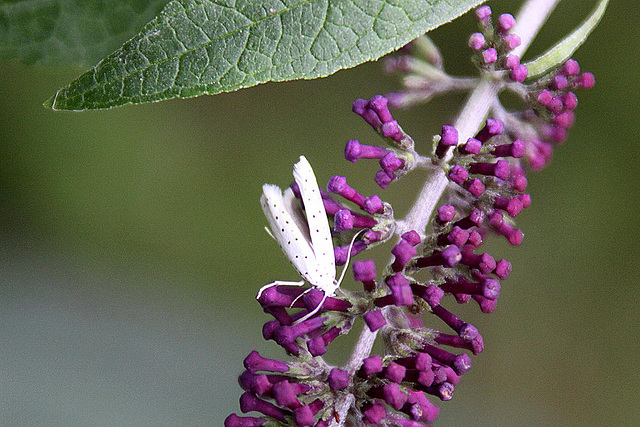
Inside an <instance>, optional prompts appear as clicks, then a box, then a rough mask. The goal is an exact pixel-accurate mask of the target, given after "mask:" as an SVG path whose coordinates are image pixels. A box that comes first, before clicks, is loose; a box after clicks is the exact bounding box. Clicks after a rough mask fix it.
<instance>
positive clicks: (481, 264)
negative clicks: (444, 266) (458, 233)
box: [460, 251, 496, 274]
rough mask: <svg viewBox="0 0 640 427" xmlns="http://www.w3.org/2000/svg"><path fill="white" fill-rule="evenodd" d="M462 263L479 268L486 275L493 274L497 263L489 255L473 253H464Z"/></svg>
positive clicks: (462, 253)
mask: <svg viewBox="0 0 640 427" xmlns="http://www.w3.org/2000/svg"><path fill="white" fill-rule="evenodd" d="M461 256H462V258H461V259H460V262H461V263H462V264H464V265H468V266H469V267H472V268H477V269H478V270H480V271H481V272H482V273H484V274H489V273H491V272H492V271H493V270H494V269H495V268H496V261H495V260H494V259H493V257H492V256H491V255H489V254H488V253H486V252H485V253H483V254H474V253H472V252H467V251H462V252H461Z"/></svg>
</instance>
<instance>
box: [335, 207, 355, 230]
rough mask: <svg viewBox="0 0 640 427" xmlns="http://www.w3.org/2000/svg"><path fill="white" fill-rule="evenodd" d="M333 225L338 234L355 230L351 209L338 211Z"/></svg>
mask: <svg viewBox="0 0 640 427" xmlns="http://www.w3.org/2000/svg"><path fill="white" fill-rule="evenodd" d="M333 225H334V227H333V229H334V230H335V231H336V233H340V232H342V231H347V230H351V229H352V228H353V214H352V213H351V211H350V210H349V209H342V210H340V211H338V213H336V214H335V216H334V219H333Z"/></svg>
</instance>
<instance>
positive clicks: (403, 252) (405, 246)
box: [391, 240, 416, 273]
mask: <svg viewBox="0 0 640 427" xmlns="http://www.w3.org/2000/svg"><path fill="white" fill-rule="evenodd" d="M391 253H392V254H393V255H394V256H395V260H394V261H393V265H392V266H391V268H392V269H393V271H395V272H396V273H397V272H399V271H402V270H403V269H404V266H405V265H407V263H408V262H409V261H411V258H413V257H414V256H415V255H416V248H415V247H413V246H412V245H411V244H410V243H409V242H407V241H406V240H400V242H398V244H397V245H395V246H394V247H393V249H391Z"/></svg>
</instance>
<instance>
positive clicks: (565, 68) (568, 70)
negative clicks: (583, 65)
mask: <svg viewBox="0 0 640 427" xmlns="http://www.w3.org/2000/svg"><path fill="white" fill-rule="evenodd" d="M559 72H560V73H562V74H564V75H565V76H577V75H578V74H580V65H579V64H578V61H576V60H575V59H569V60H568V61H567V62H565V63H564V65H562V67H560V70H559Z"/></svg>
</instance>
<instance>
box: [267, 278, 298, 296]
mask: <svg viewBox="0 0 640 427" xmlns="http://www.w3.org/2000/svg"><path fill="white" fill-rule="evenodd" d="M302 285H304V280H301V281H299V282H286V281H283V280H276V281H275V282H273V283H269V284H268V285H264V286H263V287H261V288H260V290H259V291H258V295H256V299H259V298H260V295H262V292H264V291H265V289H269V288H270V287H272V286H302Z"/></svg>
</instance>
